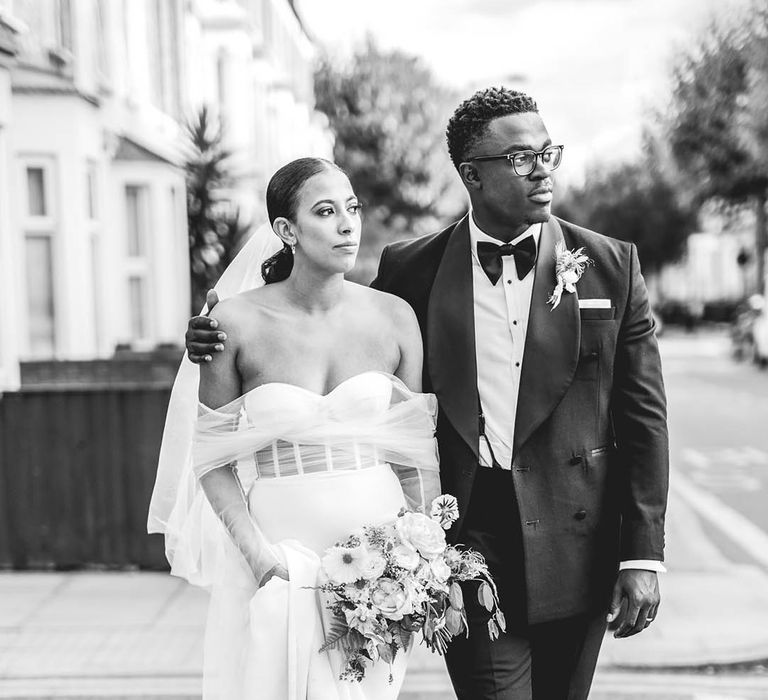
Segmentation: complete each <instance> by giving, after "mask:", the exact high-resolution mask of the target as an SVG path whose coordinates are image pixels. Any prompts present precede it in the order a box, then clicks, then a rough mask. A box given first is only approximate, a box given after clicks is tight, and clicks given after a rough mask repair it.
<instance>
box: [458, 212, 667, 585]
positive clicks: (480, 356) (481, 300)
mask: <svg viewBox="0 0 768 700" xmlns="http://www.w3.org/2000/svg"><path fill="white" fill-rule="evenodd" d="M469 236H470V242H471V249H472V292H473V295H474V309H475V348H476V350H475V352H476V355H477V389H478V393H479V395H480V408H481V411H482V412H483V416H484V418H485V434H486V436H487V438H488V442H490V444H491V448H492V449H493V455H494V456H495V457H496V460H497V461H498V463H499V464H500V465H501V468H502V469H511V468H512V446H513V443H514V437H515V418H516V416H517V399H518V395H519V393H520V375H521V372H522V368H523V351H524V349H525V337H526V333H527V330H528V315H529V313H530V308H531V297H532V294H533V280H534V277H535V267H534V269H532V270H531V271H530V272H529V273H528V274H527V275H526V276H525V277H523V279H518V277H517V267H516V265H515V258H514V256H512V255H504V256H503V257H502V274H501V277H500V278H499V280H498V281H497V282H496V284H495V285H494V284H493V283H492V282H491V281H490V280H489V279H488V276H487V275H486V274H485V271H484V270H483V268H482V266H481V265H480V258H479V257H478V255H477V244H478V242H479V241H487V242H489V243H494V244H495V245H501V244H502V241H500V240H498V239H497V238H493V237H492V236H489V235H488V234H487V233H485V232H483V231H481V230H480V228H479V227H478V225H477V223H476V222H475V217H474V214H473V213H472V212H470V215H469ZM526 236H533V238H534V241H535V242H536V249H537V250H538V248H539V239H540V237H541V224H534V225H533V226H531V227H529V228H528V229H527V230H526V231H524V232H523V233H521V234H520V235H519V236H517V238H515V239H513V240H512V241H510V243H512V244H513V245H514V244H517V243H519V242H520V241H522V240H523V239H524V238H525V237H526ZM510 399H511V400H510ZM479 454H480V464H481V466H484V467H491V466H492V463H493V460H492V456H491V451H490V450H489V449H488V444H487V442H486V441H485V439H483V437H482V436H481V437H480V450H479ZM620 568H621V569H647V570H650V571H659V572H661V571H665V569H664V566H663V564H662V563H661V562H659V561H648V560H633V561H624V562H621V565H620Z"/></svg>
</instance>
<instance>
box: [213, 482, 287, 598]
mask: <svg viewBox="0 0 768 700" xmlns="http://www.w3.org/2000/svg"><path fill="white" fill-rule="evenodd" d="M200 485H201V486H202V487H203V491H204V492H205V495H206V496H207V498H208V501H209V502H210V504H211V507H212V508H213V511H214V513H216V515H217V516H218V517H219V519H220V520H221V522H222V523H223V524H224V527H226V528H227V532H229V536H230V538H231V539H232V542H234V544H235V546H236V547H237V548H238V549H239V550H240V552H241V553H242V555H243V556H244V557H245V560H246V562H247V563H248V566H249V567H250V569H251V571H252V572H253V576H254V578H255V579H256V582H257V583H258V585H259V588H261V587H262V586H263V585H264V584H265V583H266V582H267V581H269V579H271V578H272V577H273V576H279V577H280V578H283V579H285V580H286V581H287V580H288V570H287V569H286V568H285V566H284V565H283V563H282V562H281V561H280V559H278V557H277V556H276V555H275V551H274V550H273V549H272V547H271V546H270V544H269V542H268V541H267V538H266V537H265V536H264V533H263V532H262V531H261V530H260V529H259V527H258V526H257V525H256V523H254V522H253V520H252V519H251V514H250V513H249V512H248V505H247V503H246V501H245V496H244V494H243V489H242V487H241V485H240V482H239V480H238V479H237V476H236V475H235V473H234V472H233V471H232V468H231V467H219V468H218V469H212V470H211V471H209V472H207V473H206V474H204V475H203V476H202V477H200Z"/></svg>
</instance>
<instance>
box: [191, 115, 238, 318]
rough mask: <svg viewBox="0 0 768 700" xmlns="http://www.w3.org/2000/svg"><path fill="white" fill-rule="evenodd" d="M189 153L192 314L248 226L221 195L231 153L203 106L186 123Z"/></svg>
mask: <svg viewBox="0 0 768 700" xmlns="http://www.w3.org/2000/svg"><path fill="white" fill-rule="evenodd" d="M186 134H187V138H188V142H189V143H188V148H189V155H188V157H187V160H186V163H185V171H186V190H187V230H188V234H189V261H190V267H191V276H192V313H193V314H197V313H199V311H200V309H201V308H202V307H203V304H204V303H205V293H206V292H207V291H208V290H209V289H210V288H211V287H213V285H214V284H216V282H217V280H218V279H219V277H220V276H221V273H222V272H223V271H224V269H225V268H226V266H227V265H228V264H229V263H230V262H231V260H232V258H233V257H234V254H235V252H236V251H237V249H238V246H239V243H240V242H241V241H242V240H243V238H244V237H245V236H246V235H247V234H248V232H249V230H250V225H248V224H245V223H243V222H242V221H241V218H240V212H239V210H238V209H236V208H235V209H233V208H232V206H231V204H230V202H229V201H228V199H227V198H226V190H227V188H228V187H229V186H230V185H231V184H232V179H233V178H232V175H231V173H230V172H229V170H228V167H227V165H228V164H227V160H228V159H229V157H230V155H231V154H230V152H229V151H228V150H226V149H225V148H224V147H223V145H222V142H223V130H222V127H221V124H219V123H217V122H216V121H215V120H213V119H212V118H211V115H210V113H209V112H208V109H207V108H206V107H205V106H204V107H202V108H201V109H200V111H199V112H198V114H197V115H196V116H195V118H194V119H193V120H192V121H190V122H188V123H187V125H186Z"/></svg>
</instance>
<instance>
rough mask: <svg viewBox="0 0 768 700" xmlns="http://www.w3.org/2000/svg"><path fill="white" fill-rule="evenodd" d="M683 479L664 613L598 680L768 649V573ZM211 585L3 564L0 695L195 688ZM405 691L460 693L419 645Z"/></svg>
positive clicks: (739, 658)
mask: <svg viewBox="0 0 768 700" xmlns="http://www.w3.org/2000/svg"><path fill="white" fill-rule="evenodd" d="M680 494H681V490H680V489H679V488H677V487H675V484H674V483H673V490H672V496H671V499H672V500H671V503H670V519H669V528H668V533H669V547H668V560H669V561H671V562H674V568H672V569H671V570H670V572H669V573H668V574H666V575H664V576H663V577H662V586H663V588H662V595H663V604H662V607H661V614H660V616H659V620H658V622H657V623H655V624H654V625H653V626H652V627H651V628H650V629H649V630H647V631H646V632H644V633H643V634H641V635H639V636H637V637H634V638H632V639H628V640H614V639H612V638H610V637H609V638H607V639H606V644H605V646H604V651H603V654H602V657H601V663H600V667H599V670H598V675H597V685H598V687H599V684H600V682H601V678H603V682H605V681H604V679H605V678H607V677H610V674H611V672H612V670H614V669H617V668H622V669H634V670H642V669H648V668H654V669H669V668H675V667H678V668H680V667H691V666H701V665H708V664H716V665H717V664H731V663H735V662H748V661H759V660H763V659H766V658H768V575H766V573H765V572H764V571H763V570H761V569H759V568H757V567H753V566H744V565H734V564H732V563H730V562H729V561H728V560H727V559H726V558H725V557H724V556H723V554H722V553H721V552H720V551H719V550H718V549H716V548H715V547H714V545H712V544H710V540H709V539H708V538H707V537H706V536H705V534H704V533H703V532H701V528H702V524H701V522H700V521H699V519H698V517H697V516H696V515H695V514H694V512H693V510H692V509H691V508H690V507H689V506H688V504H687V503H686V502H685V499H684V498H683V497H682V496H681V495H680ZM206 606H207V595H206V593H205V592H203V591H200V590H198V589H196V588H193V587H191V586H189V585H187V584H186V583H184V582H183V581H181V580H179V579H175V578H173V577H171V576H169V575H165V574H161V573H112V572H78V573H4V574H0V698H31V697H36V698H54V697H56V698H60V697H70V698H75V697H77V698H97V697H109V698H126V699H127V698H137V697H155V698H176V699H178V700H180V699H181V698H184V699H187V698H194V697H199V693H200V669H201V665H202V653H203V651H202V639H203V631H204V622H205V613H206ZM401 697H402V698H403V700H406V699H407V700H417V699H419V700H421V699H424V700H426V699H427V698H429V699H430V700H437V698H450V697H452V695H451V694H450V685H449V683H448V678H447V675H446V673H445V670H444V666H443V662H442V660H441V659H440V658H439V657H437V656H434V655H432V654H430V653H429V652H426V651H425V650H424V648H423V647H420V648H417V649H416V651H415V653H414V656H413V659H412V663H411V667H410V670H409V674H408V677H407V679H406V685H405V688H404V692H403V694H402V695H401Z"/></svg>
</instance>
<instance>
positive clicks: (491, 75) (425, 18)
mask: <svg viewBox="0 0 768 700" xmlns="http://www.w3.org/2000/svg"><path fill="white" fill-rule="evenodd" d="M748 3H749V0H526V1H525V2H523V1H522V0H386V1H384V2H381V1H379V2H373V1H372V0H300V1H299V2H297V7H298V10H299V12H300V13H301V15H302V17H303V18H304V20H305V22H306V24H307V26H308V29H309V30H310V32H311V33H312V34H313V36H314V37H315V38H316V40H317V41H318V43H320V44H322V45H324V46H325V47H326V48H327V49H328V50H329V51H330V52H331V53H332V54H338V55H341V56H343V55H345V54H348V53H349V52H350V51H351V50H353V48H354V47H355V46H356V45H359V44H360V42H361V41H362V40H363V39H364V37H365V36H366V34H368V33H369V34H371V35H373V37H374V38H375V39H376V40H377V42H378V43H379V45H380V46H382V47H383V48H386V49H394V48H397V49H402V50H404V51H407V52H408V53H411V54H416V55H419V56H421V57H422V58H423V60H424V61H425V63H426V64H427V65H428V66H430V67H431V68H432V70H433V71H434V73H435V75H436V76H437V78H438V80H440V81H441V82H443V83H445V84H447V85H449V86H450V87H453V88H455V89H456V90H458V91H459V94H460V95H462V96H467V97H468V96H469V95H471V94H472V92H474V90H476V89H478V88H481V87H487V86H490V85H505V86H507V87H513V88H516V89H521V90H524V91H525V92H527V93H529V94H530V95H532V96H533V97H534V98H535V99H536V101H537V102H538V104H539V109H540V111H541V114H542V116H543V118H544V120H545V123H546V124H547V127H548V129H549V132H550V135H551V137H552V139H553V141H554V142H555V143H563V144H565V145H566V151H565V157H564V159H563V165H562V167H561V170H560V175H559V178H562V179H565V180H568V181H572V182H578V181H579V180H580V179H581V177H582V176H583V173H584V171H585V169H586V168H587V167H588V166H589V164H590V163H592V162H597V161H603V160H625V159H628V158H631V157H632V155H633V154H636V153H637V151H638V148H639V143H640V133H641V128H642V125H643V123H644V120H645V119H646V118H648V117H647V115H648V114H649V113H650V112H651V110H652V108H662V109H663V107H664V105H665V104H666V101H667V97H666V95H667V94H668V84H669V83H668V81H669V77H668V76H669V71H670V65H671V63H672V60H673V58H674V56H675V55H676V53H677V52H679V51H680V50H681V49H684V48H685V47H686V46H690V45H691V44H692V42H693V41H694V39H695V37H696V35H697V33H699V32H700V31H701V30H702V29H703V28H704V27H705V26H706V24H707V23H708V22H709V21H711V18H712V17H713V16H714V17H723V16H726V17H727V16H728V15H733V14H734V13H738V12H739V11H740V10H742V9H743V8H744V7H745V6H746V5H747V4H748Z"/></svg>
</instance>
